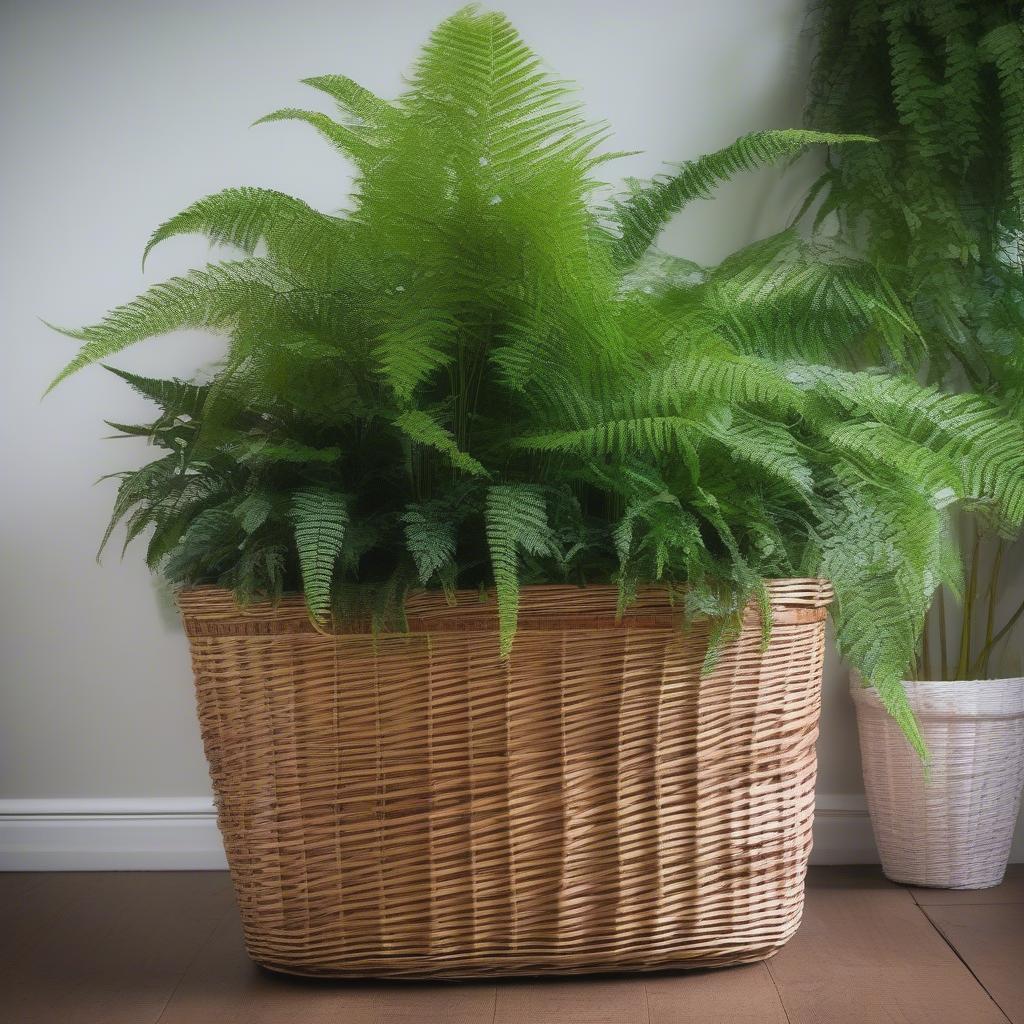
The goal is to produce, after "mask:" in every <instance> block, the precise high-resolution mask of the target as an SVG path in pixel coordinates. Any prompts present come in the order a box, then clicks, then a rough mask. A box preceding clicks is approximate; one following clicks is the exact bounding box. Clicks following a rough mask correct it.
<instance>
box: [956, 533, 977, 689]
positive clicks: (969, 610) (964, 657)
mask: <svg viewBox="0 0 1024 1024" xmlns="http://www.w3.org/2000/svg"><path fill="white" fill-rule="evenodd" d="M980 548H981V533H980V532H979V531H978V528H977V527H975V528H974V544H973V545H971V560H970V574H969V577H968V581H967V593H966V594H965V595H964V608H963V616H962V618H961V621H960V657H959V658H958V659H957V669H956V671H957V676H956V677H957V679H966V678H967V676H968V673H969V672H970V670H971V625H972V620H973V618H974V602H975V599H976V597H977V591H978V562H979V560H980Z"/></svg>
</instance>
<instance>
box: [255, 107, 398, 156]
mask: <svg viewBox="0 0 1024 1024" xmlns="http://www.w3.org/2000/svg"><path fill="white" fill-rule="evenodd" d="M271 121H303V122H305V123H306V124H309V125H312V126H313V127H314V128H315V129H316V130H317V131H318V132H319V133H320V134H321V135H322V136H323V137H324V138H325V139H326V140H327V141H328V142H329V143H330V144H331V145H332V146H333V147H334V148H335V149H336V150H337V151H338V152H339V153H341V154H342V156H346V157H348V158H349V159H350V160H352V161H353V162H354V163H355V164H356V165H357V166H358V167H361V168H365V167H366V166H367V165H369V164H372V163H373V161H374V160H378V159H380V156H379V153H378V151H377V147H376V146H375V145H374V143H373V142H371V141H369V139H367V138H366V137H365V136H364V135H363V134H362V133H360V132H358V131H356V130H355V129H353V128H350V127H348V126H347V125H343V124H339V123H338V122H337V121H335V120H334V119H333V118H330V117H328V116H327V115H326V114H321V113H320V112H319V111H318V110H297V109H295V108H294V107H285V108H283V109H281V110H275V111H273V112H272V113H270V114H266V115H265V116H264V117H261V118H259V120H257V121H253V126H254V127H255V126H256V125H258V124H269V123H270V122H271Z"/></svg>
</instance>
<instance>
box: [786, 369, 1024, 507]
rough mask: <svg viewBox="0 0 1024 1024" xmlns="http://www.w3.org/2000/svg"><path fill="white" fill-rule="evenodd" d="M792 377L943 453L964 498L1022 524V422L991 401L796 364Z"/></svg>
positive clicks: (838, 407) (840, 407)
mask: <svg viewBox="0 0 1024 1024" xmlns="http://www.w3.org/2000/svg"><path fill="white" fill-rule="evenodd" d="M788 374H789V377H790V380H792V381H793V382H794V383H795V384H797V385H798V386H802V387H804V388H805V389H807V390H810V391H812V392H813V393H814V394H816V395H817V396H819V397H821V398H823V399H824V400H826V401H827V402H828V403H829V406H830V408H831V409H832V410H833V411H838V412H839V413H840V414H841V415H844V416H849V415H850V414H851V413H857V412H866V413H867V414H868V415H870V416H871V417H873V418H874V419H876V420H878V421H880V422H882V423H885V424H887V425H888V426H889V427H891V428H892V429H893V430H894V431H895V432H896V434H897V435H899V436H902V437H905V438H907V439H908V440H911V441H915V442H916V443H918V444H920V445H924V446H926V447H929V448H931V449H933V450H938V451H940V452H941V453H942V455H943V456H945V458H946V459H948V460H949V461H950V462H951V463H952V464H954V465H955V466H956V467H957V469H958V471H959V473H960V477H961V481H962V487H961V492H962V493H963V494H964V495H965V496H966V497H970V498H976V499H981V500H986V499H987V500H989V501H992V502H995V503H996V505H997V506H998V510H999V512H1000V514H1001V516H1002V517H1003V519H1004V520H1005V521H1006V523H1007V524H1008V525H1009V526H1011V527H1018V526H1019V525H1020V524H1021V523H1022V522H1024V424H1022V423H1021V422H1019V421H1018V420H1016V419H1014V418H1013V417H1010V416H1006V415H1005V414H1004V413H1003V412H1002V411H1001V410H1000V409H999V407H998V406H997V405H996V404H995V403H994V402H992V401H991V400H989V399H988V398H986V397H984V396H982V395H975V394H970V393H967V394H956V395H953V394H948V393H946V392H943V391H940V390H939V389H937V388H922V387H920V386H919V385H918V384H916V383H915V382H913V381H911V380H907V379H905V378H901V377H893V376H888V375H885V374H880V373H866V372H865V373H851V372H848V371H844V370H838V369H834V368H832V367H827V366H807V365H796V364H794V365H791V366H790V367H789V370H788Z"/></svg>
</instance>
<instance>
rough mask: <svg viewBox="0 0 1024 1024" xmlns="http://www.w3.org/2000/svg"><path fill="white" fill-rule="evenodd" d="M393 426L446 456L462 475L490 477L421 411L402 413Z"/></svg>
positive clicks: (450, 434)
mask: <svg viewBox="0 0 1024 1024" xmlns="http://www.w3.org/2000/svg"><path fill="white" fill-rule="evenodd" d="M395 426H396V427H398V429H399V430H401V431H402V433H403V434H405V435H406V436H407V437H408V438H409V439H410V440H412V441H415V442H416V443H417V444H423V445H427V447H429V448H434V449H435V450H437V451H439V452H441V454H442V455H445V456H447V458H448V461H449V462H450V463H451V464H452V465H453V466H454V467H455V468H456V469H461V470H462V472H463V473H469V474H470V476H490V474H489V473H488V472H487V470H486V469H485V468H484V467H483V466H482V465H481V464H480V462H478V461H477V460H476V459H474V458H473V456H472V455H470V454H468V453H467V452H464V451H462V450H461V449H460V448H459V446H458V445H457V444H456V443H455V438H454V437H453V436H452V433H451V431H449V430H446V429H445V428H444V427H443V426H441V424H440V423H438V422H437V420H435V419H434V418H433V417H432V416H431V415H430V414H429V413H427V412H424V411H423V410H422V409H410V410H408V411H407V412H403V413H402V414H401V416H399V417H397V419H396V420H395Z"/></svg>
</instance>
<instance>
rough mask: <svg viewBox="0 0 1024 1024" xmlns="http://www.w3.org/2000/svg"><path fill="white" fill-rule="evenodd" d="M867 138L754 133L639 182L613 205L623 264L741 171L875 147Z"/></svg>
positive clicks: (616, 247) (791, 131)
mask: <svg viewBox="0 0 1024 1024" xmlns="http://www.w3.org/2000/svg"><path fill="white" fill-rule="evenodd" d="M874 141H875V140H874V139H872V138H870V137H869V136H866V135H837V134H833V133H830V132H814V131H806V130H801V129H787V130H783V131H761V132H752V133H751V134H749V135H744V136H742V137H741V138H739V139H737V140H736V141H735V142H733V143H732V144H731V145H729V146H726V147H725V148H724V149H720V150H717V151H716V152H714V153H709V154H708V155H707V156H702V157H700V158H699V159H698V160H693V161H690V162H688V163H684V164H682V165H680V168H679V170H678V171H677V172H676V173H675V174H673V175H662V176H661V177H658V178H654V179H653V180H652V181H649V182H644V183H640V182H634V183H633V187H632V192H631V194H630V196H629V198H628V199H627V200H625V201H617V202H615V203H614V204H613V215H614V219H615V221H616V223H617V226H618V229H619V232H621V234H620V237H619V238H618V239H617V240H616V242H615V245H614V253H615V258H616V261H617V262H618V263H620V264H622V265H626V264H630V263H633V262H635V261H636V260H638V259H639V258H640V257H641V256H642V255H643V254H644V253H645V252H646V251H647V249H648V248H649V247H650V246H651V245H652V244H653V242H654V240H655V238H657V236H658V234H659V233H660V232H661V229H662V228H663V227H664V226H665V225H666V224H667V223H668V221H669V220H670V219H671V218H672V217H673V216H674V215H675V214H676V213H678V212H679V211H680V210H681V209H682V208H683V207H684V206H686V205H687V204H688V203H690V202H692V201H693V200H695V199H706V198H708V197H709V196H710V195H711V193H712V191H713V190H714V189H715V187H716V186H717V185H718V184H719V183H720V182H722V181H728V180H729V179H730V178H732V177H734V176H735V175H736V174H738V173H740V172H741V171H750V170H753V169H754V168H756V167H760V166H762V165H764V164H769V163H774V162H775V161H777V160H779V159H781V158H783V157H787V156H794V155H796V154H797V153H800V152H801V151H802V150H804V149H805V148H806V147H807V146H810V145H826V146H835V145H839V144H841V143H846V142H874Z"/></svg>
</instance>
